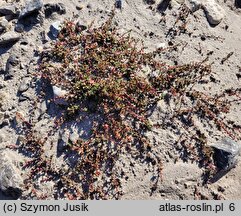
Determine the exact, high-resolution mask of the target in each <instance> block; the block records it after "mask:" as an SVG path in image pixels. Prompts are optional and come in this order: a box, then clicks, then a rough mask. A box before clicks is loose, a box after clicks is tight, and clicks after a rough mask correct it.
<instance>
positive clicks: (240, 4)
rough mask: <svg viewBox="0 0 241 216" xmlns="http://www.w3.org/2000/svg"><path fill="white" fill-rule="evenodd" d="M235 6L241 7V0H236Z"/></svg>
mask: <svg viewBox="0 0 241 216" xmlns="http://www.w3.org/2000/svg"><path fill="white" fill-rule="evenodd" d="M235 6H236V7H239V8H241V0H235Z"/></svg>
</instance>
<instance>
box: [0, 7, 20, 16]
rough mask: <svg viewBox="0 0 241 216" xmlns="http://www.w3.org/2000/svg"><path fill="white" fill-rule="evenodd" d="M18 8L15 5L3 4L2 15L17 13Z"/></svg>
mask: <svg viewBox="0 0 241 216" xmlns="http://www.w3.org/2000/svg"><path fill="white" fill-rule="evenodd" d="M16 13H17V9H16V7H15V6H14V5H3V6H0V15H15V14H16Z"/></svg>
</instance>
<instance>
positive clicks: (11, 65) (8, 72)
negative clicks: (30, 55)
mask: <svg viewBox="0 0 241 216" xmlns="http://www.w3.org/2000/svg"><path fill="white" fill-rule="evenodd" d="M18 64H19V58H18V56H16V55H10V56H9V58H8V60H7V63H6V69H5V76H4V77H5V79H11V78H13V76H14V75H15V72H16V70H15V67H16V66H17V65H18Z"/></svg>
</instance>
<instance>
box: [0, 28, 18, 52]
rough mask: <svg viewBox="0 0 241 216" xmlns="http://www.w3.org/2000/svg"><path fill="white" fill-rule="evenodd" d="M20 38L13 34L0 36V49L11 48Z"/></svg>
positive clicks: (8, 33)
mask: <svg viewBox="0 0 241 216" xmlns="http://www.w3.org/2000/svg"><path fill="white" fill-rule="evenodd" d="M20 38H21V36H20V35H19V34H17V33H15V32H12V31H10V32H6V33H4V34H2V35H1V36H0V48H1V47H5V46H11V45H13V43H15V42H17V41H19V40H20Z"/></svg>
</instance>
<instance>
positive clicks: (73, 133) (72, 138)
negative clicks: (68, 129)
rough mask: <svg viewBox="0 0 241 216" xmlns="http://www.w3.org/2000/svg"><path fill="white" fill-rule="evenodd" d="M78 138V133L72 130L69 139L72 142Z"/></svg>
mask: <svg viewBox="0 0 241 216" xmlns="http://www.w3.org/2000/svg"><path fill="white" fill-rule="evenodd" d="M78 139H79V135H78V133H77V132H72V133H71V134H70V135H69V140H70V141H71V142H72V143H75V142H77V140H78Z"/></svg>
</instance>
